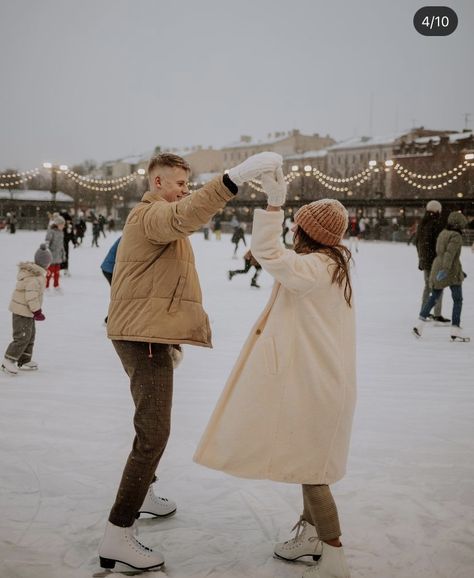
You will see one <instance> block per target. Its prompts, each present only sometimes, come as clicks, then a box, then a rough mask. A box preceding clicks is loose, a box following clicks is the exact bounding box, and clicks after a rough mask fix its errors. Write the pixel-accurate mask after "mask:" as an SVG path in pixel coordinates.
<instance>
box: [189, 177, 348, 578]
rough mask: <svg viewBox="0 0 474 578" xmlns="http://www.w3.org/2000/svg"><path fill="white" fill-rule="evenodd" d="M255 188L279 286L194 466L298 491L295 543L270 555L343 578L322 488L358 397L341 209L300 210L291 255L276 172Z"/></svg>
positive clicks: (342, 461) (336, 464)
mask: <svg viewBox="0 0 474 578" xmlns="http://www.w3.org/2000/svg"><path fill="white" fill-rule="evenodd" d="M262 183H263V186H264V189H265V191H266V193H267V195H268V205H269V206H268V207H267V210H266V211H263V210H261V209H257V210H256V211H255V214H254V223H253V234H252V245H251V250H252V253H253V254H254V255H255V258H256V259H257V260H258V262H259V263H260V264H261V266H262V267H263V269H265V270H266V271H267V272H268V273H270V274H271V275H272V276H273V277H274V278H275V285H274V288H273V292H272V295H271V297H270V300H269V302H268V304H267V306H266V308H265V309H264V311H263V313H262V314H261V316H260V317H259V319H258V320H257V323H256V324H255V326H254V327H253V329H252V331H251V333H250V335H249V337H248V339H247V341H246V343H245V344H244V347H243V349H242V351H241V353H240V356H239V358H238V360H237V362H236V364H235V367H234V369H233V370H232V372H231V374H230V377H229V379H228V381H227V384H226V387H225V389H224V391H223V393H222V395H221V398H220V400H219V402H218V404H217V406H216V408H215V410H214V413H213V415H212V417H211V419H210V422H209V424H208V426H207V429H206V431H205V433H204V435H203V437H202V439H201V441H200V444H199V447H198V449H197V451H196V454H195V456H194V459H195V461H196V462H198V463H200V464H203V465H205V466H207V467H210V468H214V469H217V470H222V471H224V472H227V473H229V474H232V475H235V476H239V477H243V478H252V479H269V480H275V481H280V482H290V483H297V484H302V486H303V504H304V510H303V514H302V516H301V519H300V521H299V522H298V524H297V525H296V526H295V528H294V529H297V533H296V536H295V538H293V539H291V540H288V541H287V542H284V543H280V544H277V545H276V547H275V554H276V555H277V556H278V557H280V558H283V559H285V560H290V561H294V560H297V559H298V558H300V557H303V556H313V558H314V559H315V560H318V559H320V560H319V562H318V564H317V565H316V566H312V567H311V568H309V569H308V570H307V571H306V572H305V574H304V576H305V577H317V578H329V577H331V578H336V577H337V578H347V577H348V576H349V571H348V569H347V564H346V561H345V557H344V552H343V549H342V544H341V542H340V540H339V537H340V535H341V531H340V527H339V520H338V514H337V508H336V505H335V503H334V500H333V497H332V494H331V491H330V489H329V484H332V483H334V482H336V481H337V480H339V479H341V478H342V477H343V476H344V473H345V468H346V461H347V454H348V449H349V441H350V433H351V425H352V415H353V411H354V405H355V397H356V384H355V381H356V379H355V328H354V311H353V307H352V287H351V282H350V276H349V261H350V258H351V255H350V252H349V251H348V249H347V248H346V247H344V246H343V245H341V241H342V238H343V235H344V233H345V231H346V229H347V211H346V210H345V208H344V207H343V206H342V205H341V204H340V203H339V202H338V201H335V200H331V199H322V200H319V201H315V202H313V203H310V204H308V205H304V206H303V207H301V209H300V210H299V211H298V212H297V213H296V215H295V228H294V250H288V249H284V248H283V247H282V246H281V243H280V237H281V227H282V221H283V216H284V215H283V211H281V210H280V206H281V205H282V204H283V203H284V199H285V194H286V185H285V183H284V179H283V174H282V173H281V172H279V174H278V175H277V180H275V178H274V177H273V176H271V175H268V174H265V175H263V177H262ZM282 327H284V328H285V330H284V331H282Z"/></svg>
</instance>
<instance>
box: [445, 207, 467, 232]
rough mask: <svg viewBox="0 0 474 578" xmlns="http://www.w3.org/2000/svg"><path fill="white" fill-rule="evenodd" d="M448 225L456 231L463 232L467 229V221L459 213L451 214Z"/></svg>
mask: <svg viewBox="0 0 474 578" xmlns="http://www.w3.org/2000/svg"><path fill="white" fill-rule="evenodd" d="M448 225H449V226H451V227H453V228H454V229H458V230H459V231H462V230H463V229H465V228H466V227H467V219H466V217H465V216H464V215H463V214H462V213H460V212H459V211H453V212H452V213H449V216H448Z"/></svg>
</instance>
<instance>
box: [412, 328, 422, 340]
mask: <svg viewBox="0 0 474 578" xmlns="http://www.w3.org/2000/svg"><path fill="white" fill-rule="evenodd" d="M411 332H412V333H413V335H414V336H415V337H416V338H417V339H420V338H421V333H420V332H419V331H418V328H417V327H413V329H412V330H411Z"/></svg>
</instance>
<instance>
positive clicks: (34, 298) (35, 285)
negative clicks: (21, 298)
mask: <svg viewBox="0 0 474 578" xmlns="http://www.w3.org/2000/svg"><path fill="white" fill-rule="evenodd" d="M25 301H26V304H27V306H28V307H29V309H30V311H31V312H32V313H34V312H35V311H38V309H41V305H42V302H43V292H42V291H41V284H40V281H39V280H38V278H36V277H30V278H29V279H27V280H26V281H25Z"/></svg>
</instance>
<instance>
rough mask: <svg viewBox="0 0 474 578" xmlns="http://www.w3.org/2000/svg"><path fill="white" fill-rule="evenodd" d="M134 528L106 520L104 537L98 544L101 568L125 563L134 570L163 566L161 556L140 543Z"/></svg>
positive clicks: (163, 561)
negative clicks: (122, 526) (123, 526)
mask: <svg viewBox="0 0 474 578" xmlns="http://www.w3.org/2000/svg"><path fill="white" fill-rule="evenodd" d="M135 534H136V528H135V526H130V527H129V528H121V527H120V526H115V525H114V524H111V523H110V522H107V526H106V528H105V534H104V538H103V540H102V542H101V544H100V546H99V558H100V565H101V566H102V568H108V569H112V568H115V565H116V564H125V565H126V566H130V567H131V568H135V569H136V570H150V569H151V568H159V567H160V566H163V564H164V563H165V560H164V558H163V556H162V555H161V554H160V553H159V552H156V551H154V550H152V549H151V548H147V547H146V546H144V545H143V544H141V543H140V542H139V541H138V540H137V539H136V537H135Z"/></svg>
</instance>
